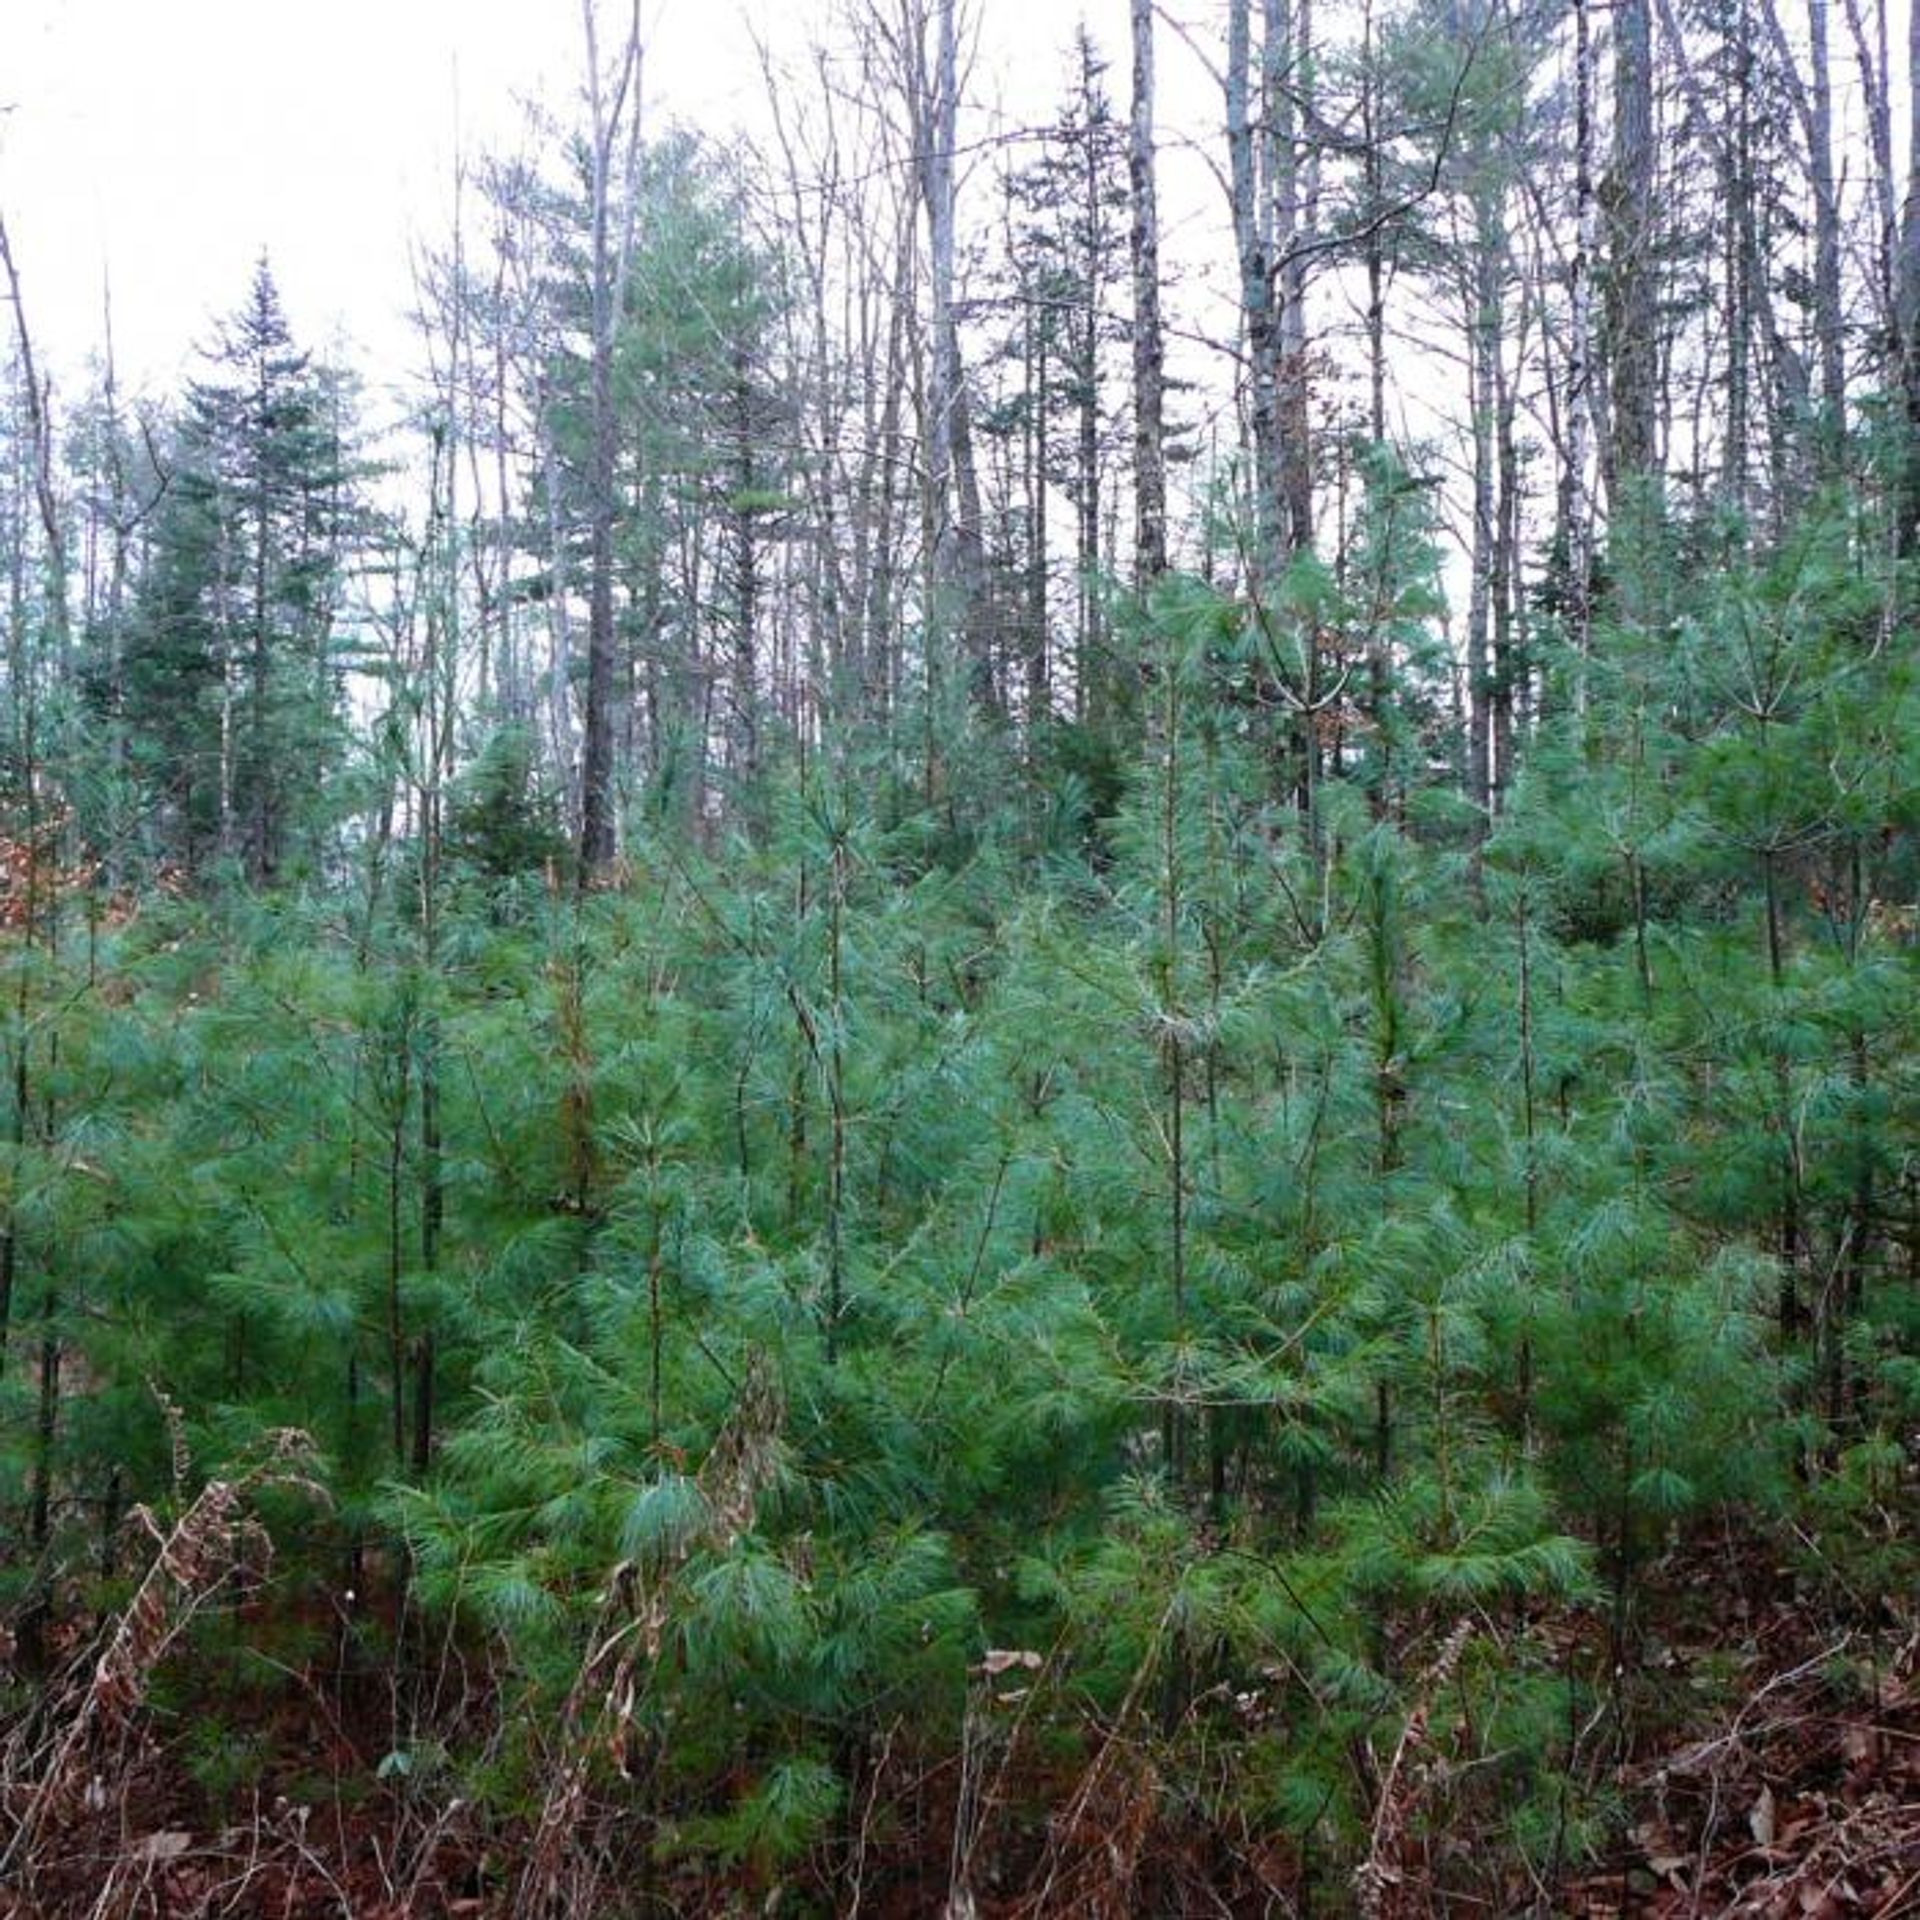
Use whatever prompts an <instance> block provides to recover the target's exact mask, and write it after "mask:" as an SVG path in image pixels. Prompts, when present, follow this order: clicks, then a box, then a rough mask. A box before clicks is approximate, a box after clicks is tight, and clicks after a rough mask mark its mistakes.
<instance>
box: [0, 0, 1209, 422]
mask: <svg viewBox="0 0 1920 1920" xmlns="http://www.w3.org/2000/svg"><path fill="white" fill-rule="evenodd" d="M606 11H607V13H608V14H609V16H611V15H612V14H614V13H616V12H617V11H618V9H617V8H611V7H609V8H606ZM978 11H979V14H980V18H981V60H980V70H979V72H978V73H977V74H976V87H975V91H976V94H978V95H981V96H983V97H996V96H997V97H1000V98H1003V99H1005V100H1007V101H1008V102H1009V103H1010V104H1011V103H1012V102H1014V101H1016V100H1018V98H1019V96H1020V95H1021V93H1022V92H1025V93H1026V94H1027V95H1028V96H1029V97H1030V105H1031V110H1032V111H1035V112H1041V111H1044V107H1045V104H1046V103H1047V102H1050V101H1051V100H1052V99H1053V98H1055V97H1057V94H1058V91H1059V89H1060V86H1061V83H1062V80H1063V77H1064V73H1065V59H1064V54H1065V49H1066V46H1067V44H1068V41H1069V39H1070V36H1071V34H1072V31H1073V27H1074V24H1075V22H1076V21H1077V20H1078V19H1079V18H1080V17H1081V16H1082V14H1083V13H1084V15H1085V16H1086V18H1087V19H1088V20H1089V22H1090V24H1091V25H1092V27H1093V30H1094V32H1095V35H1096V37H1097V38H1099V39H1100V40H1101V41H1102V42H1103V44H1104V45H1105V46H1106V47H1107V49H1108V51H1109V53H1110V54H1111V55H1113V56H1114V60H1115V66H1114V73H1113V75H1112V85H1113V87H1114V92H1115V97H1116V102H1117V104H1119V106H1120V108H1121V110H1122V111H1123V112H1124V100H1125V89H1126V70H1125V60H1124V57H1123V56H1124V45H1125V26H1126V8H1125V5H1124V0H979V8H978ZM749 17H752V18H754V19H757V20H758V21H760V22H761V23H763V25H764V26H767V27H768V28H770V29H771V30H773V31H774V32H775V34H776V36H777V37H778V38H779V39H780V40H782V41H785V40H788V39H791V40H795V41H798V40H801V39H804V38H805V37H806V36H807V35H808V33H809V31H810V30H824V29H825V28H826V27H827V25H828V24H829V21H828V8H827V6H826V5H825V4H824V0H784V4H783V3H782V0H645V11H644V14H643V18H644V20H645V21H646V39H647V49H648V50H647V69H646V74H647V81H646V93H647V100H648V113H649V118H650V122H651V124H653V125H655V126H658V125H660V124H662V123H663V122H664V121H666V120H670V119H679V120H683V121H687V122H689V123H692V124H695V125H698V126H700V127H702V128H704V129H706V130H708V131H709V132H719V131H723V130H724V129H726V128H727V127H729V126H747V127H756V126H758V125H760V124H761V123H762V121H763V117H764V115H763V108H762V106H761V103H760V93H761V89H760V84H759V74H758V68H757V65H756V63H755V61H754V59H753V55H752V42H751V37H750V33H749V30H748V19H749ZM581 47H582V35H581V26H580V10H579V5H578V0H332V4H330V5H329V6H327V7H325V8H324V9H322V8H320V7H316V6H313V5H310V4H295V3H294V0H0V109H4V113H0V209H4V211H5V214H6V218H7V221H8V225H9V228H10V230H11V232H12V236H13V241H14V251H15V254H16V257H17V260H18V263H19V266H20V269H21V274H22V279H23V285H24V291H25V294H26V299H27V305H28V314H29V318H30V320H31V321H32V324H33V326H34V329H35V332H36V334H37V335H38V336H39V339H40V343H41V347H42V355H43V358H45V359H47V360H48V361H50V362H51V363H52V364H54V365H55V366H56V367H58V368H61V369H63V371H64V379H65V382H66V383H67V384H68V385H69V386H70V385H71V384H72V383H73V381H74V380H75V378H76V377H77V375H78V371H79V368H80V365H81V363H82V361H83V360H84V356H85V354H86V353H87V352H88V351H90V350H91V349H92V348H93V347H94V346H96V345H97V343H98V342H99V340H100V338H101V331H102V328H101V314H102V308H103V289H104V287H105V285H106V282H107V277H108V274H109V272H110V274H111V282H112V292H113V315H114V333H115V340H116V347H117V352H118V357H119V361H120V365H121V373H122V379H123V382H124V383H125V384H128V385H134V386H139V385H146V386H148V387H150V388H153V389H155V390H165V389H167V388H169V387H171V386H172V385H173V384H174V383H175V381H176V380H177V378H178V376H179V373H180V372H181V370H182V368H183V367H184V366H185V365H187V364H188V363H189V362H190V360H191V357H192V348H193V346H194V345H195V343H197V342H200V341H204V340H206V339H208V338H209V336H210V332H211V326H210V323H211V321H212V319H213V318H214V317H216V316H218V315H220V314H223V313H226V312H229V311H231V310H232V309H233V308H234V307H235V306H236V305H237V304H238V302H239V300H240V298H241V295H242V294H243V292H244V290H245V286H246V282H247V278H248V275H249V274H250V272H251V269H252V264H253V261H254V259H255V258H256V256H257V255H258V254H259V252H260V250H261V249H262V247H265V248H266V249H267V250H268V251H269V253H270V254H271V256H272V259H273V263H274V269H275V273H276V276H277V277H278V279H279V281H280V284H281V288H282V291H283V293H284V295H285V297H286V300H287V304H288V308H289V311H290V314H291V317H292V319H293V322H294V326H295V329H296V332H297V333H298V334H299V335H300V337H301V338H302V339H303V341H305V342H307V343H309V344H331V343H332V342H334V341H336V340H337V341H338V342H339V343H340V344H341V345H343V346H344V347H345V348H346V350H347V352H348V354H349V356H350V357H351V358H352V359H353V360H354V361H355V362H356V363H357V364H358V365H359V366H360V368H361V370H362V371H363V372H365V373H366V374H367V375H368V376H369V377H370V379H372V380H373V381H374V382H375V383H376V384H377V383H380V382H382V381H384V380H387V379H391V378H394V377H397V376H398V375H399V374H400V373H401V372H402V371H403V368H402V367H400V366H398V365H396V364H395V361H396V358H397V357H398V356H402V355H404V354H405V353H406V352H407V340H406V334H405V329H404V324H403V321H402V318H401V316H402V315H403V313H404V310H405V308H406V305H407V301H408V297H409V249H410V246H411V244H412V243H413V242H414V241H415V240H417V239H420V238H426V239H430V240H431V239H436V238H438V236H439V235H440V234H442V233H443V232H444V231H445V227H446V219H447V207H448V205H449V198H450V181H451V167H452V157H453V155H454V154H455V152H456V151H457V150H458V149H459V148H460V147H461V146H462V145H464V146H465V147H466V148H467V149H468V150H469V151H473V150H478V149H481V148H484V147H486V146H487V145H489V144H490V143H493V144H498V143H501V142H506V141H510V140H512V138H513V137H514V133H515V130H516V128H517V126H518V109H517V106H516V99H517V98H518V97H524V96H528V95H532V96H537V97H541V98H544V99H547V100H549V101H552V102H554V103H556V104H561V103H564V102H565V100H566V99H567V98H568V96H569V94H570V92H571V90H572V89H573V88H574V87H575V86H577V84H578V78H579V75H580V72H581V61H582V54H581ZM1161 66H1162V70H1163V71H1162V89H1163V118H1164V119H1166V120H1167V121H1168V122H1169V123H1172V121H1173V118H1174V113H1173V110H1172V108H1173V103H1172V102H1170V101H1168V100H1167V99H1166V97H1165V96H1166V94H1167V93H1168V91H1169V89H1170V88H1178V89H1180V90H1181V91H1182V92H1187V91H1188V90H1190V89H1191V88H1193V87H1194V86H1195V84H1196V83H1197V84H1198V86H1199V88H1200V92H1201V96H1202V103H1201V108H1200V110H1201V111H1202V112H1203V113H1205V112H1206V111H1207V110H1208V103H1209V100H1210V89H1208V88H1207V86H1206V84H1205V82H1204V80H1203V79H1202V78H1201V76H1200V75H1199V73H1198V71H1197V69H1194V68H1193V65H1192V62H1191V57H1190V56H1188V55H1186V54H1185V52H1184V50H1183V49H1182V48H1180V47H1179V46H1178V45H1177V44H1174V43H1172V42H1171V40H1170V37H1169V39H1168V41H1167V43H1166V44H1164V45H1163V48H1162V52H1161ZM1183 68H1184V69H1186V71H1184V72H1183ZM1021 104H1022V105H1023V106H1026V105H1028V104H1029V103H1028V102H1022V103H1021ZM1181 118H1182V120H1183V122H1184V124H1185V125H1186V126H1188V127H1191V126H1192V124H1193V123H1192V121H1191V120H1188V119H1186V118H1185V104H1184V103H1182V105H1181Z"/></svg>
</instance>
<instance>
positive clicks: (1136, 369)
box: [1081, 0, 1167, 679]
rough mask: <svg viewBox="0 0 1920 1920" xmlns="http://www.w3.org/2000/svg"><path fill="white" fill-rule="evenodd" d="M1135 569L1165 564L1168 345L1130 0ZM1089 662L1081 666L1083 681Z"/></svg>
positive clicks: (1143, 77)
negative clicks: (1131, 46)
mask: <svg viewBox="0 0 1920 1920" xmlns="http://www.w3.org/2000/svg"><path fill="white" fill-rule="evenodd" d="M1131 11H1132V18H1133V112H1132V118H1131V122H1130V128H1129V137H1128V143H1127V173H1128V179H1129V181H1130V183H1131V186H1132V190H1133V226H1132V230H1131V243H1132V244H1131V252H1132V261H1133V487H1134V536H1133V566H1134V579H1135V582H1136V584H1138V585H1141V586H1145V585H1146V584H1147V583H1148V582H1149V581H1151V580H1153V579H1154V578H1156V577H1157V576H1158V575H1160V574H1162V573H1164V572H1165V571H1166V569H1167V453H1166V423H1165V409H1166V342H1165V338H1164V335H1163V334H1162V331H1161V324H1160V208H1159V199H1158V184H1157V178H1158V168H1157V165H1156V162H1155V156H1154V149H1153V97H1154V96H1153V0H1132V7H1131ZM1087 666H1088V663H1086V662H1084V661H1083V662H1082V663H1081V675H1082V678H1083V679H1084V677H1085V675H1086V672H1087Z"/></svg>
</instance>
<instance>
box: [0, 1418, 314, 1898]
mask: <svg viewBox="0 0 1920 1920" xmlns="http://www.w3.org/2000/svg"><path fill="white" fill-rule="evenodd" d="M161 1405H162V1408H163V1409H165V1410H167V1411H168V1412H169V1414H170V1415H173V1416H175V1417H177V1411H176V1410H174V1409H172V1408H171V1406H170V1403H169V1402H167V1401H166V1400H165V1398H164V1397H162V1399H161ZM169 1425H170V1426H172V1427H174V1432H175V1465H176V1471H177V1470H178V1467H179V1463H180V1460H181V1448H182V1446H183V1445H184V1442H183V1440H182V1439H181V1437H180V1435H181V1432H182V1430H183V1429H182V1426H175V1425H174V1418H170V1419H169ZM312 1458H313V1445H312V1442H311V1441H310V1440H308V1438H307V1437H306V1436H305V1435H304V1434H301V1433H297V1432H293V1431H291V1430H288V1431H283V1432H276V1433H274V1434H271V1435H269V1436H268V1437H267V1442H266V1446H265V1448H264V1450H263V1452H262V1455H261V1457H260V1459H259V1460H258V1461H257V1462H256V1463H255V1464H254V1465H253V1466H251V1467H249V1468H248V1469H247V1470H246V1471H245V1472H244V1473H242V1474H240V1475H239V1476H237V1477H236V1478H234V1479H231V1480H209V1481H208V1482H207V1484H206V1485H205V1486H203V1487H202V1488H201V1489H200V1491H199V1493H198V1494H197V1495H195V1497H194V1499H193V1500H192V1502H191V1503H190V1504H189V1505H188V1506H187V1508H186V1510H185V1511H184V1512H183V1513H182V1514H181V1515H180V1516H179V1518H178V1519H176V1520H175V1521H174V1522H173V1524H172V1526H171V1527H165V1528H163V1527H162V1526H161V1524H160V1522H159V1521H158V1519H157V1518H156V1517H155V1515H154V1514H153V1512H152V1510H151V1509H150V1508H147V1507H144V1506H142V1507H137V1508H136V1509H135V1510H134V1512H133V1514H132V1515H131V1516H130V1519H131V1521H132V1523H133V1524H134V1525H136V1526H138V1527H140V1528H141V1529H142V1530H144V1531H146V1532H147V1533H149V1534H150V1535H151V1536H152V1537H153V1538H154V1539H155V1540H156V1541H157V1542H158V1547H157V1549H156V1551H155V1553H154V1556H153V1559H152V1561H151V1562H150V1563H149V1565H148V1567H147V1570H146V1572H145V1574H144V1575H143V1576H142V1577H141V1580H140V1584H139V1585H138V1586H137V1587H136V1588H135V1589H134V1592H133V1597H132V1598H131V1599H130V1600H129V1601H128V1602H127V1604H126V1606H125V1607H124V1608H122V1609H121V1611H120V1613H119V1614H118V1616H117V1617H116V1618H115V1619H114V1620H113V1622H112V1624H111V1625H110V1626H109V1628H108V1630H107V1633H106V1638H105V1643H104V1645H103V1646H102V1648H101V1651H100V1653H99V1656H98V1658H97V1659H96V1660H95V1661H94V1664H93V1668H92V1671H91V1673H90V1674H89V1675H88V1677H87V1678H86V1680H85V1681H84V1682H82V1683H80V1684H79V1685H77V1686H76V1687H75V1688H74V1697H73V1699H72V1702H71V1705H70V1707H69V1708H68V1709H67V1711H66V1713H65V1715H64V1716H63V1717H64V1718H65V1721H66V1727H65V1731H64V1732H63V1733H62V1734H61V1735H60V1736H59V1738H58V1739H57V1740H56V1741H55V1742H54V1744H53V1747H52V1749H51V1752H50V1754H49V1755H48V1757H47V1760H46V1763H45V1765H44V1767H43V1768H42V1769H41V1771H40V1774H39V1777H38V1779H37V1780H36V1781H34V1782H33V1783H32V1784H31V1785H30V1786H29V1787H28V1788H27V1790H26V1792H25V1795H24V1804H23V1806H22V1810H21V1814H20V1818H19V1822H18V1824H17V1826H16V1827H15V1829H14V1832H13V1836H12V1838H11V1839H10V1840H9V1842H8V1843H7V1847H6V1850H5V1852H4V1853H3V1854H0V1877H3V1876H5V1875H6V1874H9V1873H18V1875H19V1877H20V1878H21V1880H22V1882H23V1883H30V1882H31V1880H32V1878H33V1874H34V1869H35V1856H36V1850H37V1845H38V1842H39V1840H40V1838H41V1836H42V1835H43V1834H44V1833H45V1832H46V1831H47V1830H48V1829H49V1828H50V1827H57V1826H59V1825H61V1824H63V1823H64V1822H65V1821H66V1820H68V1819H69V1818H70V1817H72V1816H73V1815H75V1814H76V1813H80V1812H90V1811H98V1810H100V1809H102V1808H104V1807H107V1806H109V1805H111V1804H113V1803H114V1802H115V1801H116V1800H117V1799H118V1798H119V1797H120V1788H121V1787H122V1785H123V1784H124V1773H125V1767H124V1764H123V1759H124V1755H125V1752H126V1747H127V1741H128V1736H129V1734H130V1732H131V1730H132V1726H133V1722H134V1718H135V1716H136V1714H137V1713H138V1712H139V1709H140V1707H141V1706H142V1704H143V1703H144V1701H145V1699H146V1696H147V1690H148V1687H149V1685H150V1683H151V1680H152V1676H153V1673H154V1670H155V1669H156V1668H157V1667H158V1666H159V1664H160V1662H161V1661H162V1660H164V1659H165V1658H166V1656H167V1654H168V1652H169V1651H170V1650H171V1649H172V1647H173V1645H174V1644H175V1642H176V1641H177V1640H178V1639H179V1637H180V1636H181V1634H182V1633H184V1632H185V1631H186V1629H187V1627H188V1626H189V1624H190V1623H191V1622H192V1620H193V1619H194V1617H195V1615H197V1614H198V1613H199V1612H200V1611H201V1610H202V1608H204V1607H205V1606H206V1605H207V1604H208V1602H209V1601H211V1600H212V1599H213V1598H214V1596H215V1595H216V1594H218V1593H219V1592H220V1591H221V1589H222V1588H223V1587H225V1586H226V1585H227V1584H228V1583H229V1582H230V1581H231V1580H232V1579H233V1578H234V1577H236V1576H238V1575H242V1574H247V1573H252V1574H255V1575H258V1574H262V1573H264V1571H265V1570H266V1568H267V1567H268V1566H269V1565H270V1564H271V1561H272V1557H273V1543H272V1541H271V1539H270V1538H269V1537H268V1534H267V1531H266V1529H265V1528H264V1527H263V1526H261V1524H260V1523H259V1521H258V1520H256V1519H255V1518H254V1517H253V1516H252V1515H251V1514H250V1513H249V1512H248V1511H247V1509H246V1501H247V1497H248V1495H250V1494H251V1493H253V1492H255V1491H256V1490H258V1489H259V1488H260V1487H261V1486H263V1485H266V1484H269V1483H271V1484H278V1485H293V1486H296V1487H299V1488H302V1489H305V1490H307V1491H309V1492H311V1493H314V1494H318V1495H319V1496H320V1497H321V1498H322V1499H324V1498H325V1497H326V1495H325V1492H324V1489H322V1488H321V1487H320V1486H319V1485H318V1483H317V1482H316V1481H315V1480H314V1479H313V1477H312V1475H311V1473H310V1472H309V1471H308V1467H309V1463H310V1462H311V1460H312Z"/></svg>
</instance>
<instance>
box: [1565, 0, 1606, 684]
mask: <svg viewBox="0 0 1920 1920" xmlns="http://www.w3.org/2000/svg"><path fill="white" fill-rule="evenodd" d="M1573 20H1574V54H1573V66H1574V72H1573V102H1574V104H1573V122H1574V126H1573V204H1574V242H1573V259H1572V261H1571V262H1570V264H1569V267H1568V282H1569V284H1568V289H1567V306H1568V322H1567V332H1568V343H1567V432H1566V447H1565V453H1564V458H1563V462H1562V465H1561V470H1560V543H1561V547H1562V550H1563V552H1564V554H1565V559H1566V592H1565V596H1564V598H1565V605H1566V623H1567V637H1568V639H1569V641H1570V642H1571V643H1572V649H1573V655H1574V660H1575V663H1576V664H1575V671H1576V673H1577V675H1578V679H1577V681H1576V683H1575V688H1574V698H1575V702H1576V704H1578V703H1579V702H1580V701H1581V700H1582V699H1583V698H1584V689H1585V684H1586V659H1587V654H1588V652H1589V650H1590V648H1591V645H1592V639H1593V498H1592V494H1591V492H1590V491H1589V487H1588V477H1587V467H1588V462H1589V460H1590V459H1591V457H1592V448H1593V433H1594V425H1593V381H1594V371H1595V365H1594V363H1595V356H1594V342H1593V260H1594V251H1595V241H1596V238H1597V231H1598V224H1599V208H1598V203H1597V201H1596V199H1595V196H1594V190H1593V91H1594V43H1593V20H1592V0H1574V10H1573Z"/></svg>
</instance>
